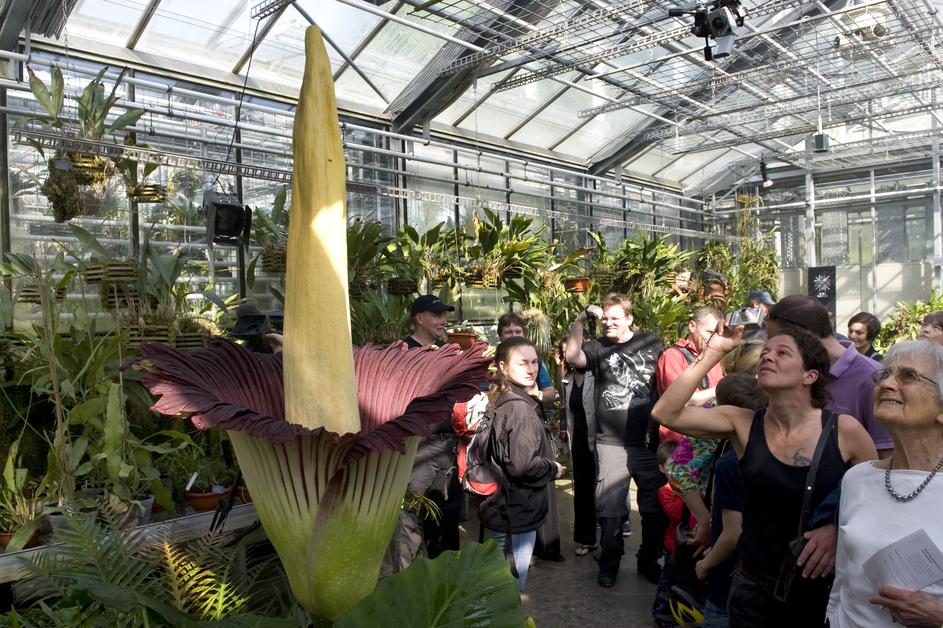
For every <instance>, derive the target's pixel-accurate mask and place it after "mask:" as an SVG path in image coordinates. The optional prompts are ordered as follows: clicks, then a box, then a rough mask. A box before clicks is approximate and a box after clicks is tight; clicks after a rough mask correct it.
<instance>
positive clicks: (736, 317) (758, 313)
mask: <svg viewBox="0 0 943 628" xmlns="http://www.w3.org/2000/svg"><path fill="white" fill-rule="evenodd" d="M762 322H763V310H761V309H760V308H758V307H742V308H740V309H739V310H734V311H733V314H731V315H730V325H731V327H736V326H737V325H759V324H760V323H762Z"/></svg>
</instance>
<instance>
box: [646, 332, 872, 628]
mask: <svg viewBox="0 0 943 628" xmlns="http://www.w3.org/2000/svg"><path fill="white" fill-rule="evenodd" d="M742 335H743V328H742V327H737V328H736V330H730V329H728V330H726V331H725V330H724V329H723V325H720V326H719V328H718V333H717V334H715V335H713V336H712V337H711V338H710V339H709V340H708V342H707V346H706V348H705V350H704V351H702V353H701V355H700V356H698V359H697V361H695V362H694V364H692V365H691V367H690V368H689V369H687V370H686V371H684V373H682V374H681V375H680V376H679V377H678V378H677V379H676V380H675V381H674V383H673V384H672V385H671V386H669V387H668V390H666V391H665V393H664V395H663V396H662V397H661V399H660V400H659V401H658V403H657V404H656V405H655V408H654V410H653V412H652V415H653V416H654V417H655V419H656V420H657V421H659V422H660V423H661V424H662V425H665V426H666V427H668V428H670V429H672V430H675V431H677V432H681V433H682V434H688V435H691V436H698V437H704V438H727V439H729V440H730V441H731V443H732V444H733V446H734V449H735V450H736V452H737V456H738V457H739V458H740V471H741V475H742V477H743V495H742V498H743V532H742V534H741V536H740V540H739V542H738V544H737V554H738V556H739V559H740V562H739V564H738V567H737V569H736V571H735V573H734V577H733V584H732V586H731V591H730V598H729V600H728V614H729V620H730V626H731V627H732V628H737V627H741V626H742V627H750V628H753V627H756V626H764V627H771V628H776V627H779V626H783V627H786V626H790V627H792V626H820V625H822V624H823V623H824V622H825V609H826V604H827V601H828V589H829V583H830V578H829V574H830V573H831V572H832V569H833V568H834V562H835V538H836V531H835V526H834V525H833V524H830V523H829V524H826V525H824V526H821V527H819V528H816V529H814V530H809V525H808V523H809V520H810V519H811V515H812V513H813V511H814V509H815V506H816V505H818V504H819V503H821V502H822V501H823V500H824V499H825V497H826V496H827V495H828V494H829V493H831V492H832V491H833V490H834V489H835V488H837V487H838V486H839V484H840V482H841V479H842V476H843V475H844V473H845V469H846V468H848V467H849V466H850V465H853V464H857V463H858V462H863V461H865V460H873V459H875V458H877V451H876V450H875V449H874V444H873V442H872V441H871V438H870V436H868V433H867V432H866V431H865V429H864V428H863V427H861V424H859V423H858V421H856V420H855V419H854V418H852V417H850V416H847V415H840V416H835V415H833V414H831V413H829V412H827V411H825V410H824V407H825V405H826V403H827V401H828V393H827V391H826V389H825V386H826V383H827V377H828V370H829V361H828V355H827V354H826V352H825V349H824V347H823V346H822V344H821V342H819V340H818V339H817V338H815V337H814V336H812V335H811V334H809V333H808V332H805V331H802V330H792V329H790V330H785V331H783V333H780V334H778V335H776V336H774V337H772V338H770V339H769V340H768V341H767V342H766V345H765V346H764V348H763V351H762V353H761V356H760V363H759V368H758V369H757V379H758V381H759V384H760V387H761V388H762V389H763V390H764V391H765V392H766V394H767V395H768V396H769V405H768V406H767V407H766V408H765V409H761V410H759V411H756V412H753V411H750V410H747V409H744V408H736V407H733V406H718V407H715V408H701V407H698V406H689V405H686V404H687V401H688V399H689V398H690V397H691V394H692V393H693V392H694V390H695V389H696V388H697V384H698V382H699V381H700V380H701V378H703V377H704V375H705V374H706V373H707V372H708V371H709V370H710V369H711V368H712V367H713V366H714V365H715V364H717V363H718V362H719V361H720V360H721V358H723V356H724V355H725V354H726V353H727V352H729V351H731V350H733V349H734V348H736V347H737V346H738V345H739V344H740V343H741V338H742ZM817 450H818V452H817ZM817 453H818V455H816V454H817ZM813 461H814V467H815V472H814V474H815V475H814V479H812V478H809V477H808V476H809V474H810V469H811V468H812V467H813ZM809 480H812V485H811V491H810V494H809V498H808V500H807V498H806V487H807V482H808V481H809ZM806 501H808V502H809V504H808V507H807V506H806V504H805V503H804V502H806ZM800 531H801V532H802V535H801V537H799V538H801V539H804V541H797V536H798V535H799V532H800ZM802 545H804V547H803V548H801V550H800V546H802ZM795 566H798V567H799V570H798V572H796V573H795V574H794V577H790V576H791V574H790V568H791V567H795Z"/></svg>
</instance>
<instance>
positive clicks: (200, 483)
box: [186, 457, 233, 512]
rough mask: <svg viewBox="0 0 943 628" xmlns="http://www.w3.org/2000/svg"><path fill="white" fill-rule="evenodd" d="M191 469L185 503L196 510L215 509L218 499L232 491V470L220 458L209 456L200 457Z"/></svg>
mask: <svg viewBox="0 0 943 628" xmlns="http://www.w3.org/2000/svg"><path fill="white" fill-rule="evenodd" d="M192 469H193V472H192V475H191V481H189V482H188V486H189V488H187V489H186V497H187V503H189V504H190V506H192V507H193V510H196V511H198V512H205V511H207V510H215V509H216V506H217V505H218V504H219V500H220V499H222V498H223V496H225V495H228V494H229V493H230V491H232V479H233V478H232V471H230V470H229V469H227V468H226V465H225V464H224V463H223V461H222V460H219V459H215V458H211V457H202V458H201V459H200V460H199V461H198V463H197V464H196V465H194V466H193V467H192Z"/></svg>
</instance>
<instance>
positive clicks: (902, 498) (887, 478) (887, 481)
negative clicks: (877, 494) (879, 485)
mask: <svg viewBox="0 0 943 628" xmlns="http://www.w3.org/2000/svg"><path fill="white" fill-rule="evenodd" d="M893 466H894V456H891V459H890V460H888V461H887V470H886V471H884V488H886V489H887V492H888V493H890V495H891V497H893V498H894V499H896V500H897V501H899V502H909V501H910V500H912V499H913V498H914V497H916V496H917V495H919V494H920V492H921V491H923V489H925V488H927V484H929V483H930V480H932V479H933V476H935V475H936V474H937V471H939V470H940V469H943V458H940V461H939V462H938V463H936V466H935V467H933V471H931V472H930V475H928V476H927V479H925V480H924V481H923V482H921V483H920V486H918V487H917V488H915V489H914V490H913V491H911V492H910V493H908V494H907V495H901V494H900V493H898V492H897V491H895V490H894V487H893V486H891V467H893Z"/></svg>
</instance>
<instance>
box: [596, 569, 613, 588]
mask: <svg viewBox="0 0 943 628" xmlns="http://www.w3.org/2000/svg"><path fill="white" fill-rule="evenodd" d="M596 584H598V585H599V586H601V587H602V588H604V589H611V588H612V587H614V586H616V574H614V573H606V572H604V571H600V572H599V575H597V576H596Z"/></svg>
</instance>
